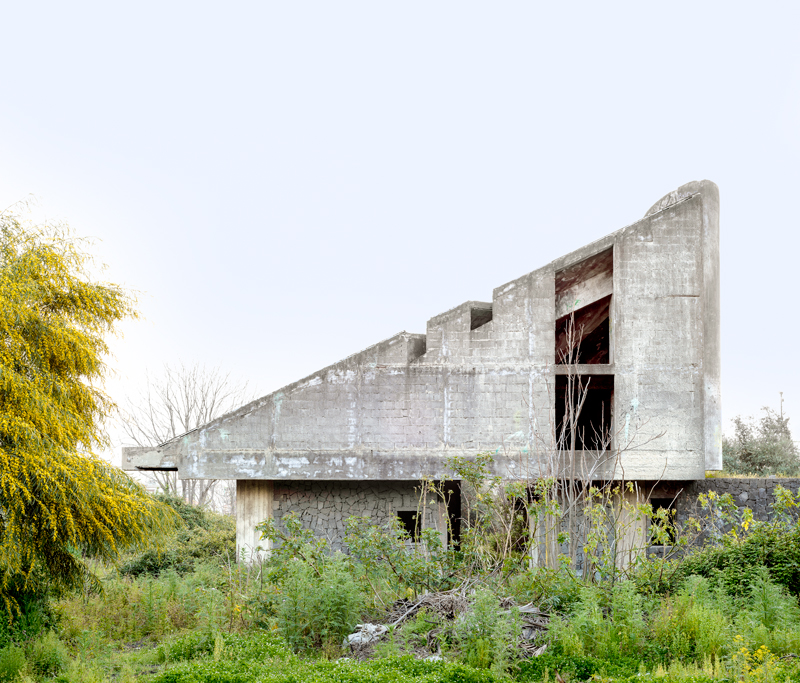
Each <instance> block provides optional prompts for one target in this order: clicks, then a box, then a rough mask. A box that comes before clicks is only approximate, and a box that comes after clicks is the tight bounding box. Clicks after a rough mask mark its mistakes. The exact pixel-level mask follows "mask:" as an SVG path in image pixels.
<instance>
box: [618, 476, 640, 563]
mask: <svg viewBox="0 0 800 683" xmlns="http://www.w3.org/2000/svg"><path fill="white" fill-rule="evenodd" d="M644 498H645V497H644V494H643V493H642V492H641V491H639V490H638V489H635V490H633V491H622V492H620V493H619V494H618V495H617V496H616V500H615V501H614V505H615V507H616V508H617V529H616V533H615V539H616V543H617V554H616V563H617V568H618V569H627V568H628V567H629V566H630V565H631V563H632V562H633V561H634V560H635V559H636V557H637V556H638V555H640V554H642V553H644V552H645V550H646V548H647V519H646V517H645V516H644V513H642V512H640V511H639V509H638V507H639V505H641V504H642V503H644Z"/></svg>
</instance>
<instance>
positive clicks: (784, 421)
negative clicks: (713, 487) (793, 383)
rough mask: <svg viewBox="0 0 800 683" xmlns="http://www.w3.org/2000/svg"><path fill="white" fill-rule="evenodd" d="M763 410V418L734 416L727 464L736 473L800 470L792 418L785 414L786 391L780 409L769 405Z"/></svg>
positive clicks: (724, 457) (725, 456)
mask: <svg viewBox="0 0 800 683" xmlns="http://www.w3.org/2000/svg"><path fill="white" fill-rule="evenodd" d="M762 410H763V411H764V415H763V416H762V417H761V419H760V420H755V419H754V418H742V417H741V416H737V417H735V418H734V419H733V426H734V435H733V437H732V438H728V437H724V438H723V440H722V464H723V467H724V468H725V470H726V471H728V472H732V473H734V474H757V475H761V476H765V475H770V474H788V475H796V474H798V473H800V453H798V450H797V446H796V445H795V443H794V441H792V433H791V431H790V430H789V418H788V417H786V416H785V415H784V414H783V394H781V406H780V411H778V412H776V411H775V410H773V409H772V408H768V407H765V408H763V409H762Z"/></svg>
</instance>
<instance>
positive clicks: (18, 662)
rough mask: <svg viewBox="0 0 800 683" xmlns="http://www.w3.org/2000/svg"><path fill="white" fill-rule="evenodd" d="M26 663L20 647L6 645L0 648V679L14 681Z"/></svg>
mask: <svg viewBox="0 0 800 683" xmlns="http://www.w3.org/2000/svg"><path fill="white" fill-rule="evenodd" d="M27 665H28V662H27V660H26V659H25V653H24V652H23V650H22V648H21V647H17V646H16V645H6V646H5V647H4V648H2V649H0V681H2V682H3V683H5V682H6V681H15V680H16V679H17V678H18V677H19V675H20V674H21V673H22V672H23V671H24V670H25V668H26V666H27Z"/></svg>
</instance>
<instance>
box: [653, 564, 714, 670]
mask: <svg viewBox="0 0 800 683" xmlns="http://www.w3.org/2000/svg"><path fill="white" fill-rule="evenodd" d="M727 602H728V600H727V596H725V595H724V594H723V591H722V589H721V588H720V587H718V588H717V589H716V590H715V589H713V588H712V587H711V585H710V583H709V581H708V580H707V579H704V578H703V577H700V576H692V577H689V579H688V580H687V581H686V583H685V584H684V586H683V587H682V588H681V589H680V591H679V592H678V594H677V595H676V596H675V597H674V598H670V597H667V598H664V599H663V600H662V601H661V604H660V606H659V609H658V610H657V612H656V614H655V615H654V617H653V627H652V630H653V640H652V642H651V651H652V652H653V654H654V655H655V656H656V657H657V658H658V659H660V660H661V661H663V662H665V663H666V662H669V661H671V660H673V659H678V660H680V661H695V662H702V661H703V660H704V659H706V658H709V659H712V658H719V657H720V656H721V655H722V654H723V651H724V650H725V649H726V648H727V646H728V645H729V643H730V632H729V627H730V621H729V619H728V617H727V615H726V614H725V613H724V611H723V610H721V609H719V606H720V605H725V604H727Z"/></svg>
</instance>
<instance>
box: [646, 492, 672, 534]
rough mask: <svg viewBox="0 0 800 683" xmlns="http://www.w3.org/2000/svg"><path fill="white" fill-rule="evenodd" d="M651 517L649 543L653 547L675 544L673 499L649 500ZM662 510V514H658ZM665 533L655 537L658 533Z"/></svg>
mask: <svg viewBox="0 0 800 683" xmlns="http://www.w3.org/2000/svg"><path fill="white" fill-rule="evenodd" d="M650 505H651V506H652V508H653V517H652V519H651V520H650V543H651V544H655V545H672V544H673V543H675V500H674V499H673V498H651V499H650ZM661 510H663V511H664V512H660V511H661ZM659 529H660V530H663V531H664V532H665V533H664V535H663V536H662V537H661V538H658V537H657V534H658V531H659Z"/></svg>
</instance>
